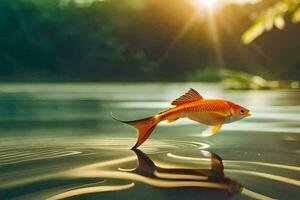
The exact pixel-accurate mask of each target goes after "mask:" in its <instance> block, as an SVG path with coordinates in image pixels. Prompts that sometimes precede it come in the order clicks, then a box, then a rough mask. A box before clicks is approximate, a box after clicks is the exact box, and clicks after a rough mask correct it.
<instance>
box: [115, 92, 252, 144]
mask: <svg viewBox="0 0 300 200" xmlns="http://www.w3.org/2000/svg"><path fill="white" fill-rule="evenodd" d="M171 105H174V106H175V107H172V108H170V109H168V110H165V111H163V112H161V113H159V114H157V115H154V116H151V117H148V118H144V119H139V120H134V121H122V120H119V119H117V118H115V117H114V116H112V117H113V118H114V119H115V120H117V121H120V122H123V123H126V124H129V125H131V126H134V127H135V128H137V129H138V140H137V143H136V144H135V145H134V146H133V147H132V149H136V148H138V147H139V146H140V145H141V144H143V143H144V142H145V141H146V140H147V138H148V137H149V136H150V134H151V133H152V131H153V130H154V128H155V127H156V125H157V124H158V123H159V122H161V121H167V122H169V123H171V122H174V121H176V120H177V119H179V118H189V119H191V120H193V121H196V122H200V123H202V124H206V125H209V126H213V128H212V129H211V131H210V132H209V134H208V135H206V136H211V135H214V134H216V133H217V132H218V131H219V130H220V128H221V127H222V124H226V123H231V122H233V121H237V120H240V119H243V118H245V117H247V116H250V115H251V114H250V110H248V109H247V108H244V107H242V106H240V105H237V104H235V103H233V102H231V101H228V100H225V99H204V98H203V97H202V96H201V95H200V94H199V93H198V92H197V91H196V90H194V89H192V88H191V89H190V90H189V91H188V92H187V93H185V94H184V95H182V96H181V97H179V98H178V99H176V100H174V101H173V102H172V103H171Z"/></svg>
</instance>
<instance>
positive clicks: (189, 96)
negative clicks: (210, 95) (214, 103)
mask: <svg viewBox="0 0 300 200" xmlns="http://www.w3.org/2000/svg"><path fill="white" fill-rule="evenodd" d="M202 99H203V97H202V96H201V95H200V94H199V93H198V92H197V91H196V90H194V89H193V88H191V89H190V90H189V91H188V92H186V93H185V94H184V95H182V96H181V97H179V98H177V99H175V100H174V101H172V103H171V105H175V106H178V105H182V104H185V103H190V102H193V101H198V100H202Z"/></svg>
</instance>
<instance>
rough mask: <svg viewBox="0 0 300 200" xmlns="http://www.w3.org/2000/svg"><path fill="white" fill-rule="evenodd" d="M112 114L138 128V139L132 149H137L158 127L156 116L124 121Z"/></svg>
mask: <svg viewBox="0 0 300 200" xmlns="http://www.w3.org/2000/svg"><path fill="white" fill-rule="evenodd" d="M111 116H112V118H113V119H115V120H117V121H119V122H123V123H126V124H129V125H131V126H133V127H135V128H136V129H137V130H138V131H137V132H138V140H137V142H136V144H135V145H134V146H133V147H132V148H131V149H136V148H138V147H139V146H140V145H142V144H143V143H144V142H145V141H146V140H147V139H148V137H149V136H150V135H151V133H152V131H153V130H154V128H155V127H156V125H157V123H158V122H159V121H158V120H157V118H156V117H155V116H152V117H147V118H144V119H138V120H134V121H123V120H119V119H117V118H116V117H114V116H113V115H112V114H111Z"/></svg>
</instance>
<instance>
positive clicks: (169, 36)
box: [0, 0, 300, 81]
mask: <svg viewBox="0 0 300 200" xmlns="http://www.w3.org/2000/svg"><path fill="white" fill-rule="evenodd" d="M64 2H66V1H64ZM254 9H257V6H250V5H248V6H243V7H240V6H234V5H231V6H227V7H225V8H224V9H223V11H222V12H220V14H218V15H217V16H216V18H217V28H218V32H219V37H220V38H219V42H220V48H221V50H222V52H223V58H222V59H223V64H222V66H226V67H229V68H232V69H236V70H243V71H248V72H250V73H258V74H260V75H263V76H267V77H268V76H269V77H271V78H274V77H275V78H277V77H279V78H285V77H291V75H290V74H295V71H294V69H297V68H296V66H298V64H299V56H298V55H299V54H298V53H297V54H296V52H295V51H298V52H299V50H300V47H299V45H297V43H295V42H297V39H296V41H295V39H293V40H290V39H289V37H287V38H288V39H287V40H285V41H276V42H278V43H279V44H278V47H277V48H279V47H281V48H285V49H284V51H283V52H282V54H281V55H280V56H279V57H276V58H274V59H273V56H274V55H275V56H276V55H277V54H278V51H277V50H276V49H277V48H274V46H276V45H271V46H270V41H271V40H274V39H276V37H278V35H279V34H282V36H281V37H284V36H295V37H296V36H297V33H299V31H298V32H297V29H296V28H293V27H292V28H290V29H287V30H286V31H284V32H281V33H279V32H276V31H275V32H274V33H270V34H269V35H267V36H263V37H262V39H258V40H257V42H255V43H254V45H252V46H244V45H243V44H241V42H240V36H241V34H242V32H243V31H245V29H246V28H247V27H248V26H249V24H250V23H251V22H250V20H249V15H250V13H251V12H252V11H253V10H254ZM198 14H199V13H198ZM219 19H220V20H219ZM222 20H223V21H222ZM208 29H209V24H208V20H207V18H206V17H203V16H202V17H201V14H200V15H199V16H196V17H195V9H194V8H193V7H192V6H191V5H190V4H189V3H188V2H187V0H164V1H161V0H138V1H136V0H110V1H95V2H94V3H92V4H90V5H88V6H80V5H78V4H76V3H75V2H72V1H70V2H68V3H64V4H63V3H62V1H61V0H43V1H41V0H13V1H12V0H1V1H0V80H2V81H10V80H12V81H26V80H28V81H184V80H187V79H193V80H199V79H202V78H203V79H206V80H208V81H209V80H210V78H207V77H203V75H202V76H201V75H200V76H199V77H197V76H193V74H201V70H204V71H207V70H208V69H210V71H212V72H214V71H217V70H215V69H217V68H218V67H221V66H220V63H218V62H216V55H215V47H214V41H213V39H211V38H212V37H211V33H210V32H209V31H208ZM298 36H299V35H298ZM291 38H294V37H291ZM286 42H288V43H289V44H294V45H292V47H290V46H287V45H285V46H283V45H284V44H286ZM282 43H283V44H282ZM298 44H300V42H299V43H298ZM254 48H256V49H254ZM291 48H292V50H293V51H291ZM257 49H259V50H257ZM274 49H275V50H274ZM266 52H267V53H266ZM276 59H279V60H276ZM288 59H289V60H288ZM199 71H200V72H199ZM291 71H293V73H291ZM297 73H299V71H298V72H297ZM298 75H299V74H298ZM209 76H210V77H212V78H211V80H216V78H215V77H214V75H211V73H209ZM200 81H201V80H200Z"/></svg>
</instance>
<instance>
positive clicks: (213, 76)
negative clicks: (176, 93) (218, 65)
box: [187, 67, 221, 82]
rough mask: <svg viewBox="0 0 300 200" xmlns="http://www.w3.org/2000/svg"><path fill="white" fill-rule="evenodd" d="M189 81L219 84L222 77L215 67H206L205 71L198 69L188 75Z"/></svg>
mask: <svg viewBox="0 0 300 200" xmlns="http://www.w3.org/2000/svg"><path fill="white" fill-rule="evenodd" d="M187 80H188V81H200V82H218V81H220V80H221V76H220V73H219V70H218V69H215V68H214V67H205V68H204V69H197V70H194V71H192V72H188V73H187Z"/></svg>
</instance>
